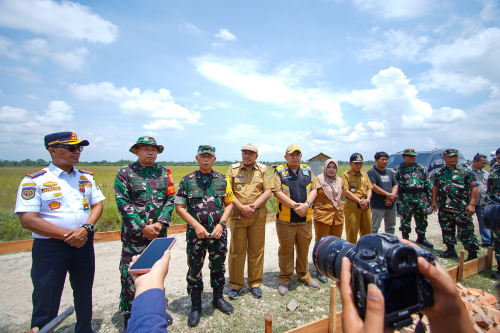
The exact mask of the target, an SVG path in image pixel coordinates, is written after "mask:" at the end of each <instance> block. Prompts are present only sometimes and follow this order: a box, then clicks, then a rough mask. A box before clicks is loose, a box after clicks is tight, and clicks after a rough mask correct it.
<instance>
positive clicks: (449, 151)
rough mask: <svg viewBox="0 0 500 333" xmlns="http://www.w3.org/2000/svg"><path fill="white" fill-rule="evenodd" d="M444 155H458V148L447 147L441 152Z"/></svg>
mask: <svg viewBox="0 0 500 333" xmlns="http://www.w3.org/2000/svg"><path fill="white" fill-rule="evenodd" d="M443 156H444V157H451V156H458V149H452V148H448V149H445V150H444V152H443Z"/></svg>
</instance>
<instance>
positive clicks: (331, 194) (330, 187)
mask: <svg viewBox="0 0 500 333" xmlns="http://www.w3.org/2000/svg"><path fill="white" fill-rule="evenodd" d="M330 163H333V164H335V167H336V168H337V171H338V168H339V167H338V163H337V161H336V160H334V159H333V158H330V159H328V160H326V161H325V164H324V166H323V172H322V173H321V174H320V175H319V176H318V180H319V183H320V184H321V187H322V188H323V191H324V192H325V194H326V196H327V197H328V199H330V201H331V202H332V204H333V206H334V207H335V208H337V209H338V208H339V202H340V198H341V196H342V179H341V178H340V177H337V175H335V176H333V177H328V176H327V175H326V168H327V167H328V165H329V164H330Z"/></svg>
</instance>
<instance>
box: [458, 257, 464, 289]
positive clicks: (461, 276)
mask: <svg viewBox="0 0 500 333" xmlns="http://www.w3.org/2000/svg"><path fill="white" fill-rule="evenodd" d="M464 261H465V251H464V250H460V260H459V262H458V272H457V281H458V282H462V281H463V279H464Z"/></svg>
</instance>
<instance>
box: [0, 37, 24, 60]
mask: <svg viewBox="0 0 500 333" xmlns="http://www.w3.org/2000/svg"><path fill="white" fill-rule="evenodd" d="M0 54H3V55H4V56H6V57H8V58H11V59H19V58H20V54H19V51H18V50H17V49H14V48H13V47H12V41H11V40H10V39H8V38H7V37H4V36H0Z"/></svg>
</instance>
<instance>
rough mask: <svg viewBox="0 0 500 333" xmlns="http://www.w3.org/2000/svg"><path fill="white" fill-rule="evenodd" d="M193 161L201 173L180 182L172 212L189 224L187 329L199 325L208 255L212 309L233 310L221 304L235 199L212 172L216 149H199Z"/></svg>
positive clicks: (195, 173)
mask: <svg viewBox="0 0 500 333" xmlns="http://www.w3.org/2000/svg"><path fill="white" fill-rule="evenodd" d="M196 161H197V162H198V165H199V166H200V169H199V170H196V171H195V172H192V173H190V174H188V175H186V176H184V178H182V180H181V182H180V183H179V189H178V191H177V195H176V196H175V210H176V212H177V213H178V214H179V216H180V217H181V218H182V219H183V220H185V221H186V222H187V224H188V226H187V231H186V241H187V246H186V253H187V261H188V272H187V276H186V280H187V284H188V285H187V292H188V294H190V295H191V311H190V312H189V315H188V325H189V326H190V327H194V326H197V325H198V323H199V322H200V315H201V293H202V291H203V280H202V275H201V269H202V268H203V262H204V260H205V255H206V253H207V251H208V260H209V262H210V263H209V268H210V284H211V286H212V288H213V301H212V305H213V306H214V307H215V308H217V309H219V310H220V311H222V312H223V313H226V314H229V313H231V312H233V306H232V305H231V304H230V303H228V302H227V301H226V300H224V298H223V296H222V290H223V289H224V284H225V278H224V274H225V271H226V270H225V261H226V253H227V230H226V221H227V219H228V218H229V215H230V214H231V210H232V206H233V204H232V202H233V201H234V195H233V192H232V190H231V187H230V186H229V185H228V183H227V180H226V177H225V176H224V175H223V174H221V173H219V172H216V171H214V170H212V166H213V164H214V162H215V147H212V146H208V145H202V146H199V147H198V154H197V156H196Z"/></svg>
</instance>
